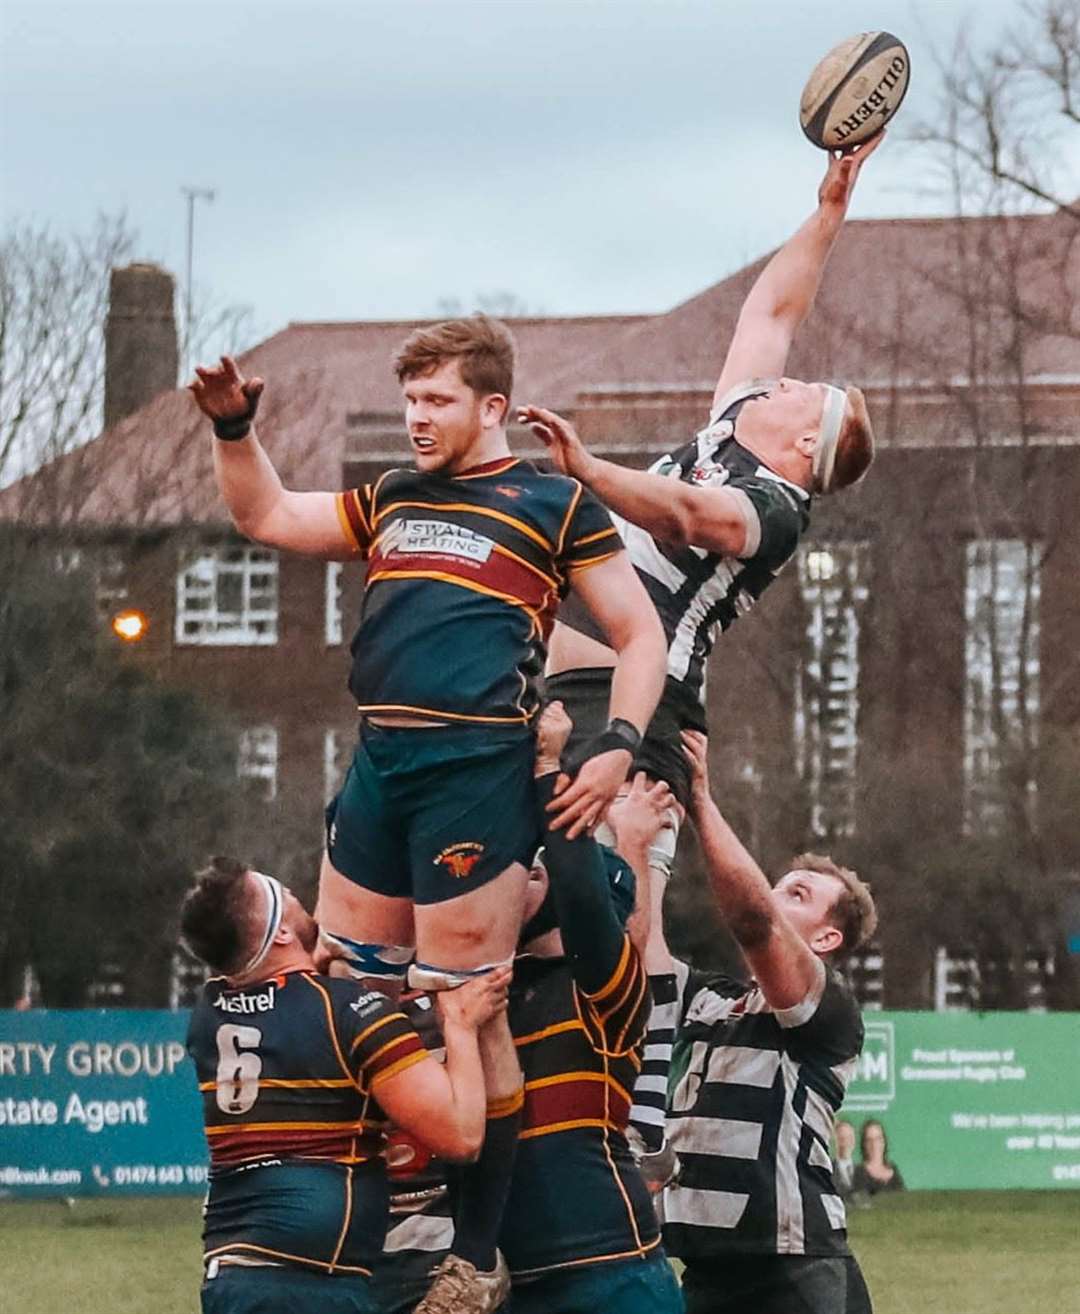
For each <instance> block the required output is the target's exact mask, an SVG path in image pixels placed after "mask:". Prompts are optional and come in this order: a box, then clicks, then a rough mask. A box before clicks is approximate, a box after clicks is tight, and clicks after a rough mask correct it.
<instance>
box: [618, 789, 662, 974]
mask: <svg viewBox="0 0 1080 1314" xmlns="http://www.w3.org/2000/svg"><path fill="white" fill-rule="evenodd" d="M676 806H677V805H676V803H675V798H674V795H673V794H672V792H671V789H670V788H669V786H668V785H666V784H665V783H664V782H663V781H662V780H657V781H653V782H652V783H651V784H650V783H649V780H648V778H647V777H646V775H645V772H644V771H639V772H638V773H637V774H636V775H635V776H634V782H633V784H632V785H631V786H630V789H629V791H628V792H625V793H623V794H621V795H620V796H619V797H618V798H617V799H616V800H615V802H614V803H613V804H612V805H611V807H610V808H608V814H607V820H608V824H609V825H610V826H611V829H612V830H613V831H614V832H615V848H616V849H617V850H618V852H619V854H620V856H621V857H623V858H625V859H626V861H627V862H628V863H629V864H630V867H631V869H632V870H633V873H634V878H635V881H636V886H635V890H634V895H635V898H634V911H633V913H631V915H630V920H629V921H628V922H627V924H626V930H627V933H628V934H629V936H630V940H631V942H632V943H633V946H634V948H635V949H636V950H637V951H638V953H640V954H641V956H642V959H643V960H644V961H645V967H646V970H650V969H649V956H648V949H649V938H650V928H651V926H652V922H653V919H654V918H655V919H657V920H658V919H659V917H660V904H661V903H662V900H663V891H664V882H663V880H662V879H661V878H660V877H658V876H657V877H656V878H655V879H654V876H653V871H652V868H651V866H650V864H649V850H650V848H651V847H652V845H653V843H654V842H655V841H656V837H657V835H659V833H660V831H661V830H662V829H663V828H664V826H666V825H667V824H668V816H667V814H668V811H669V809H672V808H674V807H676ZM657 896H659V897H657Z"/></svg>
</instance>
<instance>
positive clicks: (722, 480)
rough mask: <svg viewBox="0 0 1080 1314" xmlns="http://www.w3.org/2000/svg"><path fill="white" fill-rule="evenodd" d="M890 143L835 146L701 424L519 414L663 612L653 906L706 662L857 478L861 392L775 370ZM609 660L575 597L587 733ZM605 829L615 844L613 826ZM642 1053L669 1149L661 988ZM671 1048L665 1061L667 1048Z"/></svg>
mask: <svg viewBox="0 0 1080 1314" xmlns="http://www.w3.org/2000/svg"><path fill="white" fill-rule="evenodd" d="M881 140H882V136H881V135H879V136H878V137H876V138H875V139H873V140H872V141H871V142H868V143H866V144H865V145H863V146H861V147H858V148H856V149H854V150H852V151H850V152H847V153H844V154H840V155H835V156H833V155H830V158H829V164H828V168H827V171H826V174H825V178H824V180H823V182H822V184H821V187H820V189H819V192H818V207H817V210H816V211H815V213H814V214H813V215H811V216H810V218H809V219H808V220H807V221H806V222H805V223H804V224H803V225H802V227H800V228H799V229H798V231H797V232H796V233H795V234H794V235H793V236H792V237H791V238H789V239H788V241H787V242H786V243H785V244H784V245H783V246H782V247H781V248H780V249H779V251H777V252H776V254H775V255H774V256H773V257H772V258H771V260H770V261H769V262H768V264H767V265H766V266H765V268H764V269H763V270H762V272H761V273H760V275H759V276H758V278H757V280H756V281H755V283H754V285H753V287H752V288H751V290H750V292H749V294H748V295H747V298H746V301H745V302H744V304H743V307H742V310H741V312H740V314H739V318H738V322H737V324H736V326H735V333H734V336H733V337H732V339H731V343H730V345H729V346H728V350H727V355H726V357H725V359H724V364H723V368H722V369H721V371H720V377H719V379H718V380H717V384H716V389H715V391H714V394H713V405H712V411H711V413H710V416H709V422H708V424H707V425H706V426H705V428H704V429H702V430H701V432H700V433H699V434H697V436H696V437H695V438H694V439H693V440H692V441H691V442H689V443H687V444H686V445H685V446H684V447H683V448H681V449H680V450H678V451H675V452H673V453H672V454H671V455H669V456H665V457H663V458H662V459H661V460H659V461H657V462H656V464H655V465H654V466H653V467H652V468H651V470H649V471H639V470H629V469H627V468H625V467H624V466H620V465H617V464H615V463H613V462H611V461H605V460H601V459H600V458H598V457H595V456H592V455H590V454H589V452H588V451H586V449H585V448H584V446H583V445H582V443H581V441H580V439H579V438H578V436H577V434H576V433H575V431H574V429H573V427H572V426H571V425H569V424H568V423H567V422H566V421H565V420H563V419H562V418H561V417H560V416H557V415H555V414H553V413H552V412H550V411H546V410H543V409H541V408H538V407H525V408H524V409H522V410H521V412H520V416H519V418H520V419H522V420H523V421H525V422H528V423H531V424H532V425H533V428H534V429H535V431H536V432H537V433H538V434H539V436H540V437H541V438H542V439H543V440H544V441H545V442H546V443H547V445H548V447H549V449H550V451H551V455H552V458H553V459H554V461H555V463H556V465H557V466H558V467H559V468H560V469H561V470H563V471H565V472H566V473H568V474H572V475H574V476H575V477H576V478H578V479H580V480H582V482H583V483H584V484H586V485H587V486H588V487H589V488H591V489H592V491H593V492H594V493H595V494H596V495H597V497H599V498H600V500H601V501H602V502H603V503H604V504H605V505H606V506H607V507H609V508H610V509H611V511H613V512H614V513H615V516H614V519H615V524H616V526H617V527H618V529H619V531H620V533H621V534H622V536H623V539H624V541H625V543H626V546H627V550H628V551H629V554H630V557H631V559H632V561H633V562H634V566H635V567H636V569H637V571H638V574H639V575H640V576H641V579H642V581H643V582H644V584H645V587H646V588H647V589H648V591H649V596H650V597H651V598H652V600H653V602H654V603H655V605H656V608H657V611H658V612H659V614H660V618H661V620H662V622H663V625H664V630H665V634H666V637H667V642H668V657H667V669H666V681H665V685H664V692H663V695H662V697H661V700H660V705H659V707H658V708H657V711H656V715H655V716H654V717H653V720H652V722H651V723H650V725H649V728H648V730H647V732H646V735H645V739H644V742H643V744H642V746H641V749H640V750H639V752H638V753H637V755H636V757H635V763H634V766H635V769H640V770H643V771H646V772H648V774H649V775H650V776H651V777H652V778H653V779H654V780H664V781H666V782H667V783H668V784H669V785H670V786H671V788H672V789H673V791H674V792H675V796H676V798H677V799H678V801H679V803H680V805H681V807H680V808H678V809H673V811H672V814H671V817H670V824H669V826H668V827H667V828H666V829H665V831H664V832H662V833H661V835H660V837H659V839H658V842H657V844H656V845H655V846H654V853H653V858H654V861H653V863H652V876H651V884H652V887H653V889H652V901H653V904H654V906H655V907H659V906H660V904H661V903H662V901H663V891H664V885H665V884H666V882H667V880H668V878H669V877H670V874H671V863H672V860H673V858H674V855H675V846H676V842H677V839H678V831H679V825H680V822H681V817H682V812H683V809H684V808H685V805H686V803H687V802H688V799H689V788H690V776H689V772H688V771H687V767H686V762H685V759H684V757H683V753H682V746H681V744H680V741H679V733H680V731H681V730H684V729H694V730H698V731H705V729H706V712H705V691H706V676H707V669H706V668H707V663H708V659H709V655H710V653H711V652H712V649H713V645H714V644H715V642H716V640H717V638H718V637H719V636H720V634H722V633H723V632H724V631H725V630H727V629H728V628H729V627H730V626H731V625H733V624H734V623H735V621H736V619H737V618H738V617H739V616H741V615H743V614H744V613H745V612H747V611H749V610H750V609H751V608H752V607H753V606H754V604H755V603H756V602H757V601H758V599H759V598H760V597H761V595H762V593H764V591H765V589H766V588H768V586H769V585H770V584H771V583H772V581H773V580H774V579H775V578H776V576H777V575H778V574H779V572H780V571H781V569H782V568H783V567H784V566H785V565H786V563H787V562H789V561H790V560H791V558H792V557H793V556H794V554H795V551H796V549H797V547H798V544H799V540H800V539H801V537H802V535H803V533H804V532H805V531H806V529H807V527H808V525H809V522H810V507H811V499H812V497H813V496H814V495H815V494H826V493H833V492H837V491H839V490H840V489H843V488H847V487H848V486H849V485H851V484H853V483H855V482H856V481H857V480H859V479H861V478H862V476H863V475H864V474H865V473H866V471H867V469H868V468H869V465H870V462H871V460H872V459H873V451H874V447H873V432H872V429H871V426H870V420H869V417H868V414H867V410H866V403H865V401H864V399H863V395H862V393H861V392H860V391H859V389H858V388H852V387H849V388H847V389H841V388H837V387H833V386H832V385H831V384H826V383H803V382H800V381H799V380H797V379H789V378H783V377H781V376H782V375H783V372H784V368H785V365H786V363H787V359H788V355H789V352H790V350H791V345H792V342H793V340H794V337H795V334H796V331H797V330H798V328H799V326H800V325H801V324H802V322H803V320H804V319H805V318H806V316H807V314H808V313H809V311H810V308H811V306H812V304H813V301H814V297H815V295H816V293H817V289H818V286H819V285H820V282H821V278H822V274H823V273H824V269H825V264H826V261H827V260H828V257H829V254H830V252H831V251H832V248H833V245H834V243H835V241H836V238H837V237H838V235H839V233H840V231H841V228H842V227H843V222H844V218H845V216H846V214H847V210H848V205H849V203H850V201H851V196H852V193H853V190H854V187H855V183H856V180H857V179H858V176H859V171H860V169H861V168H862V166H863V164H864V163H865V162H866V160H867V159H868V158H869V156H870V155H871V154H872V152H873V151H874V150H875V149H876V148H877V146H878V145H879V144H880V142H881ZM612 659H613V653H612V651H611V649H610V647H609V646H608V645H607V644H605V643H604V640H603V635H602V634H600V632H599V631H598V630H597V629H596V626H595V625H594V624H593V623H592V621H591V620H590V618H589V617H588V616H587V615H585V614H584V612H582V611H581V610H580V609H579V608H578V607H577V606H576V605H575V602H574V600H573V599H571V600H570V601H569V602H568V604H567V605H566V606H565V607H564V608H563V610H562V611H561V612H560V616H559V624H557V625H556V627H555V631H554V633H553V635H552V641H551V646H550V652H549V660H548V676H547V692H548V696H549V697H551V698H560V699H562V701H563V702H564V703H565V704H566V707H567V709H568V711H569V712H570V715H571V716H572V718H573V720H574V726H575V738H574V739H573V740H571V749H572V750H573V749H574V748H575V747H576V745H577V740H578V739H579V738H580V739H582V740H585V741H587V740H588V739H589V738H591V736H592V735H594V734H595V733H596V730H597V728H598V727H599V726H600V725H602V724H603V717H604V716H605V715H606V712H605V708H606V704H607V698H608V693H609V690H610V681H611V673H612ZM600 837H601V838H604V839H607V838H608V837H607V836H606V834H605V833H604V832H600ZM654 993H655V994H656V996H657V1001H656V1002H657V1012H656V1015H655V1018H654V1019H653V1021H652V1022H651V1023H650V1036H649V1040H648V1049H649V1052H650V1054H651V1055H653V1056H654V1057H653V1058H652V1059H651V1060H650V1065H649V1066H650V1071H649V1072H648V1073H646V1074H645V1077H644V1081H645V1083H646V1084H645V1086H644V1087H642V1088H641V1089H640V1090H639V1091H636V1092H635V1106H636V1107H635V1114H634V1118H633V1125H634V1128H635V1133H636V1135H637V1136H639V1137H640V1144H641V1146H642V1148H643V1149H644V1150H646V1151H648V1152H650V1153H652V1154H656V1155H658V1156H659V1159H658V1160H657V1164H658V1166H659V1167H660V1168H661V1169H662V1168H663V1165H665V1164H666V1163H667V1162H668V1156H667V1155H665V1154H663V1153H662V1151H661V1144H660V1141H659V1139H658V1138H659V1126H660V1122H661V1109H660V1098H659V1093H660V1092H661V1091H662V1090H663V1088H664V1086H665V1084H666V1083H665V1080H664V1067H665V1063H666V1057H665V1054H667V1052H668V1041H667V1039H666V1036H667V1034H668V1033H669V1032H670V1016H669V1014H670V1007H671V1003H672V1001H671V1000H669V999H667V998H665V997H664V996H663V994H662V985H661V983H657V984H656V987H655V990H654ZM668 1056H669V1055H668Z"/></svg>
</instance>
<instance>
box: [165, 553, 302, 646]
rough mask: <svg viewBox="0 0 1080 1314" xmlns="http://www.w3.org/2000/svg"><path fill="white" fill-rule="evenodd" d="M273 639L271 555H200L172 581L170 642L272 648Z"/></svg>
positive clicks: (275, 578)
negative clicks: (173, 618) (172, 633)
mask: <svg viewBox="0 0 1080 1314" xmlns="http://www.w3.org/2000/svg"><path fill="white" fill-rule="evenodd" d="M277 637H278V559H277V553H276V552H271V551H270V550H269V549H267V548H259V547H220V548H213V549H208V550H206V551H203V552H201V553H200V554H199V556H197V557H196V558H195V559H194V560H192V561H189V562H188V563H187V565H185V566H184V567H183V569H182V570H181V571H180V573H179V574H178V575H177V577H176V642H177V643H194V644H206V645H213V644H222V645H224V644H243V645H256V644H272V643H277Z"/></svg>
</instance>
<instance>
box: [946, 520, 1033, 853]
mask: <svg viewBox="0 0 1080 1314" xmlns="http://www.w3.org/2000/svg"><path fill="white" fill-rule="evenodd" d="M1039 556H1040V554H1039V550H1038V548H1037V547H1036V546H1035V545H1034V544H1031V543H1024V542H1023V541H1021V540H1020V539H982V540H978V541H976V542H973V543H969V544H968V545H967V576H966V587H965V590H964V620H965V626H966V631H965V645H964V663H965V678H964V826H965V829H966V830H967V831H968V833H969V834H970V833H975V832H976V831H977V832H979V833H984V834H985V833H986V832H988V831H989V832H990V833H994V832H999V831H1000V830H1001V829H1002V827H1003V826H1004V825H1005V823H1006V819H1007V816H1008V815H1009V813H1010V812H1011V813H1012V814H1013V815H1015V814H1016V810H1017V808H1027V807H1028V806H1030V803H1031V801H1032V800H1033V796H1034V791H1035V777H1034V773H1033V771H1032V759H1033V756H1034V751H1035V747H1036V744H1037V741H1038V718H1039V588H1040V582H1039V566H1040V560H1039Z"/></svg>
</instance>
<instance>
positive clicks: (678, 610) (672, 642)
mask: <svg viewBox="0 0 1080 1314" xmlns="http://www.w3.org/2000/svg"><path fill="white" fill-rule="evenodd" d="M763 390H764V385H763V384H762V383H760V382H757V383H752V384H745V385H743V386H742V387H740V388H736V389H734V390H733V391H732V392H730V393H728V395H727V396H726V397H725V398H724V399H723V401H722V402H721V404H720V407H718V409H717V410H716V411H715V412H714V413H713V417H712V418H711V420H710V421H709V424H708V426H707V427H706V428H704V429H703V430H702V431H701V432H700V433H699V434H698V435H697V437H696V438H695V439H694V441H693V442H690V443H687V445H686V446H685V447H683V448H681V449H680V450H679V451H677V452H674V453H673V454H671V455H669V456H665V457H662V458H661V459H660V460H659V461H657V462H656V463H655V464H654V465H653V466H651V467H650V473H652V474H658V475H663V476H664V477H666V478H670V479H679V480H681V481H682V482H684V483H690V484H695V485H698V486H700V487H703V488H717V487H721V486H723V487H726V488H729V489H731V490H732V491H733V492H735V493H737V494H739V496H740V501H742V503H743V511H744V514H745V516H746V526H747V545H746V548H745V550H744V553H743V555H742V556H741V557H730V556H725V555H724V554H723V553H720V552H708V551H706V550H705V549H704V548H698V547H676V546H674V545H672V544H668V543H662V542H659V541H658V540H657V539H655V538H654V537H653V536H652V535H651V534H650V533H649V532H648V531H647V530H644V529H642V528H640V527H639V526H638V525H632V524H630V523H629V522H628V521H626V520H624V519H623V518H622V517H621V516H618V515H615V514H613V515H612V520H613V522H614V524H615V527H616V528H617V529H618V531H619V534H620V536H621V537H622V540H623V543H624V544H625V546H626V550H627V551H628V552H629V554H630V560H631V561H632V562H633V563H634V566H635V568H636V570H637V572H638V575H639V576H640V577H641V580H642V582H643V583H644V585H645V587H646V589H647V590H648V592H649V596H650V597H651V598H652V600H653V603H654V605H655V607H656V610H657V612H658V613H659V615H660V620H661V622H662V623H663V626H664V632H665V634H666V635H667V641H668V669H667V673H668V686H669V690H670V687H671V685H672V684H675V685H677V686H679V687H680V688H681V689H682V690H683V691H684V692H685V693H686V694H689V695H690V696H691V697H692V698H693V700H694V701H695V702H696V703H698V704H703V703H704V697H705V691H704V686H705V662H706V660H707V659H708V656H709V653H710V652H711V651H712V647H713V644H714V643H715V641H716V638H717V635H718V634H719V633H721V632H722V631H723V630H726V629H727V628H728V626H730V625H731V624H732V623H733V622H734V621H735V619H736V618H737V617H738V616H741V615H742V614H743V613H744V612H747V611H749V610H750V608H751V607H752V606H753V605H754V603H755V602H757V600H758V598H760V597H761V595H762V593H764V591H765V589H766V588H768V586H769V585H770V584H771V583H772V581H773V580H774V579H775V578H776V576H777V575H778V574H779V572H780V570H781V568H782V567H783V566H784V565H785V564H786V562H788V561H789V560H790V559H791V557H792V556H793V555H794V553H795V549H796V548H797V547H798V544H799V539H800V537H801V536H802V534H803V532H804V531H805V529H806V527H807V525H808V524H809V523H810V495H809V493H807V492H806V491H805V489H802V488H799V487H798V486H797V485H796V484H792V483H789V482H788V480H786V479H783V478H781V476H780V475H778V474H775V473H774V472H773V471H772V470H770V469H769V468H768V467H767V466H765V465H762V463H761V462H760V461H759V460H758V458H757V457H756V456H754V455H753V454H752V453H751V452H749V451H747V449H746V448H745V447H741V446H740V445H739V443H738V441H737V440H736V437H735V424H736V420H737V417H738V414H739V411H740V410H741V408H742V406H743V405H744V404H745V402H747V401H748V400H749V399H750V398H751V397H754V396H757V395H759V394H760V393H761V392H762V391H763ZM559 619H560V620H561V621H563V622H564V623H565V624H567V625H569V626H570V627H571V628H572V629H575V630H578V631H580V632H581V633H583V634H587V635H589V636H590V637H592V638H595V639H599V640H600V641H601V642H606V639H605V638H604V636H603V634H602V633H601V632H600V630H599V629H598V627H597V626H596V623H595V622H594V621H593V620H592V618H591V617H590V616H589V614H588V613H587V612H586V611H585V609H584V607H583V606H581V605H580V604H578V603H575V601H574V599H573V596H571V598H570V599H569V600H568V602H567V603H566V604H565V605H564V606H563V608H562V610H561V611H560V613H559Z"/></svg>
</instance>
